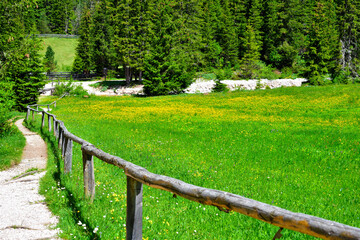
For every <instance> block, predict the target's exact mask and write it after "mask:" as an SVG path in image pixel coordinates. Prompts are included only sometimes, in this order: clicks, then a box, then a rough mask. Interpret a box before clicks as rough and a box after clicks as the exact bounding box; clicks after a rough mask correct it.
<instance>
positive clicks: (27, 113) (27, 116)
mask: <svg viewBox="0 0 360 240" xmlns="http://www.w3.org/2000/svg"><path fill="white" fill-rule="evenodd" d="M29 115H30V108H29V107H28V108H27V112H26V121H28V120H29Z"/></svg>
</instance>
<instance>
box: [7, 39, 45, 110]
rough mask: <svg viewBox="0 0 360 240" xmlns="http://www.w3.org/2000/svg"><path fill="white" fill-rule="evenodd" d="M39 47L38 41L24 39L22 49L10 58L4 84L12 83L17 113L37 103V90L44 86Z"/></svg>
mask: <svg viewBox="0 0 360 240" xmlns="http://www.w3.org/2000/svg"><path fill="white" fill-rule="evenodd" d="M40 46H41V45H40V41H38V40H36V39H25V40H24V42H23V45H22V48H21V49H19V51H17V53H16V55H14V56H13V57H12V63H11V64H10V65H9V66H8V68H7V72H6V74H5V76H4V77H5V81H6V82H12V83H13V92H14V95H13V97H14V101H15V105H16V109H17V110H19V111H24V110H25V109H26V106H27V105H29V104H35V103H37V100H38V96H39V90H40V89H41V88H42V87H43V86H44V85H45V82H44V81H43V80H44V78H45V75H44V74H43V72H44V68H43V66H42V64H41V60H40V55H39V50H40Z"/></svg>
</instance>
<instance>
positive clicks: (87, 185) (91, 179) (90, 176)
mask: <svg viewBox="0 0 360 240" xmlns="http://www.w3.org/2000/svg"><path fill="white" fill-rule="evenodd" d="M81 150H82V157H83V175H84V193H85V198H88V199H90V201H91V202H92V201H93V200H94V196H95V175H94V159H93V156H92V155H89V154H87V153H86V152H85V151H84V150H83V149H81Z"/></svg>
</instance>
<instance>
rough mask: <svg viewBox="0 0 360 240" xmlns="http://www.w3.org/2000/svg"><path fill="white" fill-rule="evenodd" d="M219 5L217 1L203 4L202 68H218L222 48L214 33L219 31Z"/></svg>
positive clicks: (211, 0) (212, 0)
mask: <svg viewBox="0 0 360 240" xmlns="http://www.w3.org/2000/svg"><path fill="white" fill-rule="evenodd" d="M220 11H221V10H220V4H219V1H217V0H210V1H204V2H203V16H202V17H203V20H202V23H203V25H202V28H201V34H202V38H203V49H202V52H203V54H204V68H208V69H211V68H214V67H219V66H220V64H221V61H220V54H221V52H222V48H221V46H220V44H219V42H217V36H216V33H217V31H218V29H219V25H220V21H219V19H218V15H219V14H220Z"/></svg>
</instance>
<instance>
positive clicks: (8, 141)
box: [0, 110, 26, 171]
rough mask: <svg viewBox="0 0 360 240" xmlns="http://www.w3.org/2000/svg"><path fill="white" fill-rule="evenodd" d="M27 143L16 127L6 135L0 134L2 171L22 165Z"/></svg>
mask: <svg viewBox="0 0 360 240" xmlns="http://www.w3.org/2000/svg"><path fill="white" fill-rule="evenodd" d="M1 111H2V110H0V112H1ZM0 116H1V117H2V115H0ZM1 117H0V118H1ZM0 121H1V120H0ZM25 143H26V141H25V137H24V136H23V135H22V133H21V132H20V131H19V129H18V128H17V127H15V126H11V127H10V128H9V129H8V131H7V132H6V133H0V146H1V147H0V171H2V170H4V169H6V168H9V167H11V166H13V165H14V164H18V163H20V161H21V155H22V152H23V149H24V147H25Z"/></svg>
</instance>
